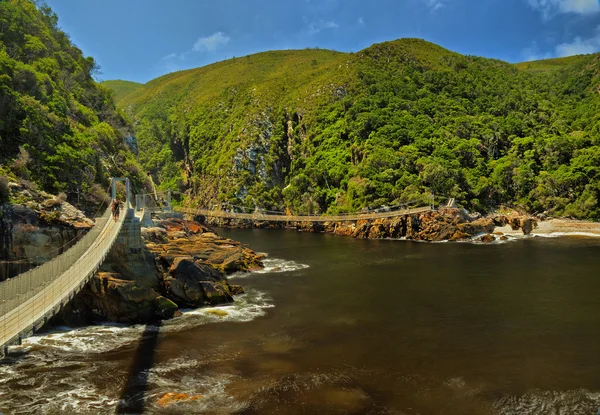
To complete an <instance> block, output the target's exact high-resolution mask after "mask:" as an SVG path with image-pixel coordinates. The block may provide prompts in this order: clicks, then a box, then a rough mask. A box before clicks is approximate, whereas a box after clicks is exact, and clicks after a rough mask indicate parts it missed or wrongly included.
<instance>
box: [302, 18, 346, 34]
mask: <svg viewBox="0 0 600 415" xmlns="http://www.w3.org/2000/svg"><path fill="white" fill-rule="evenodd" d="M339 27H340V25H339V24H337V23H336V22H334V21H333V20H319V21H318V22H312V23H310V24H309V25H308V34H309V35H316V34H317V33H319V32H321V31H322V30H326V29H337V28H339Z"/></svg>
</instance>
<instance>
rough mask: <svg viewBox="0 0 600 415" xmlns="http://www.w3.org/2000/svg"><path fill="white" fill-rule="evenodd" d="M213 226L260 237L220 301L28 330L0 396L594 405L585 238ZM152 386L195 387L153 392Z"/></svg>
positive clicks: (345, 408)
mask: <svg viewBox="0 0 600 415" xmlns="http://www.w3.org/2000/svg"><path fill="white" fill-rule="evenodd" d="M219 233H221V234H223V235H225V236H229V237H231V238H234V239H238V240H241V241H243V242H245V243H248V244H249V245H250V246H251V247H252V248H254V249H255V250H257V251H261V252H266V253H268V254H269V260H268V261H267V265H268V266H269V267H270V268H271V270H272V271H273V272H267V273H257V274H251V275H241V276H237V277H235V278H234V279H233V280H232V282H234V283H239V284H242V285H244V286H245V287H247V288H248V294H247V295H245V296H244V297H242V298H241V299H240V301H238V302H237V303H236V305H234V306H232V307H226V308H223V310H224V311H225V312H227V315H226V316H218V315H214V314H211V312H210V310H209V311H207V310H195V311H190V312H188V313H186V314H185V315H184V316H183V317H182V318H180V319H176V320H173V321H170V322H166V323H165V324H164V325H163V326H161V327H150V328H147V327H144V326H140V327H133V328H128V327H115V326H101V327H91V328H87V329H83V330H78V331H60V332H57V333H53V334H50V335H46V336H39V337H35V338H33V339H31V340H30V341H29V342H28V343H27V344H26V346H25V347H24V348H22V349H21V350H19V349H17V350H15V351H16V352H18V351H21V352H22V353H23V354H22V355H21V356H15V357H13V358H12V363H9V364H5V365H2V366H0V411H1V410H4V411H5V412H7V413H13V412H14V413H19V412H22V413H29V412H35V411H38V412H44V413H53V412H54V413H65V412H67V413H70V412H82V411H84V410H87V411H89V412H91V413H114V412H115V410H117V411H120V412H121V413H126V412H127V411H128V410H129V411H135V410H136V409H140V408H142V407H143V408H145V410H146V411H147V412H149V413H246V414H263V413H285V414H297V413H298V414H300V413H307V414H313V413H314V414H319V413H356V414H362V413H374V414H596V413H597V411H598V409H599V408H600V240H598V239H573V238H563V239H542V238H532V239H523V240H517V241H512V242H509V243H504V244H497V245H474V244H462V243H445V244H423V243H411V242H404V241H362V240H355V239H352V238H347V237H339V236H333V235H323V234H309V233H297V232H294V231H282V230H219ZM291 261H293V262H291ZM301 265H307V266H308V267H304V268H303V267H301ZM273 268H274V269H273ZM289 269H291V271H290V270H289ZM140 339H142V341H140ZM167 392H176V393H185V394H187V395H189V396H190V397H195V398H196V399H195V400H186V401H182V402H178V403H172V404H167V405H165V406H164V407H162V406H161V405H160V404H159V399H160V398H161V397H162V396H163V395H164V394H165V393H167ZM120 399H121V402H120V403H119V400H120Z"/></svg>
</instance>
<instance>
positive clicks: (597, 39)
mask: <svg viewBox="0 0 600 415" xmlns="http://www.w3.org/2000/svg"><path fill="white" fill-rule="evenodd" d="M596 52H600V26H599V27H598V29H596V35H595V36H592V37H590V38H588V39H582V38H581V37H579V36H577V37H576V38H575V39H574V40H573V41H572V42H570V43H561V44H560V45H558V46H556V56H558V57H563V56H572V55H585V54H588V53H596Z"/></svg>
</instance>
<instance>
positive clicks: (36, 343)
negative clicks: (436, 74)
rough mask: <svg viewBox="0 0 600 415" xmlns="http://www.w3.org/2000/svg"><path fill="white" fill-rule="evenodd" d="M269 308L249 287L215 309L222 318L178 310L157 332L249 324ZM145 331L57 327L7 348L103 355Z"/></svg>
mask: <svg viewBox="0 0 600 415" xmlns="http://www.w3.org/2000/svg"><path fill="white" fill-rule="evenodd" d="M271 307H275V306H274V304H273V303H272V302H271V299H270V298H269V297H268V296H267V295H266V294H265V293H262V292H260V291H258V290H254V289H251V288H250V289H248V290H247V293H246V294H242V295H240V296H237V297H236V299H235V302H234V303H232V304H229V305H226V306H220V307H218V309H219V310H221V311H224V312H225V313H227V314H226V315H218V314H216V313H214V310H215V309H216V308H215V307H209V308H198V309H189V310H182V311H183V313H182V316H181V317H178V318H174V319H172V320H167V321H165V322H163V325H162V326H161V327H160V331H161V332H170V331H181V330H187V329H190V328H193V327H196V326H200V325H203V324H210V323H217V322H225V321H227V322H246V321H251V320H254V319H255V318H257V317H262V316H264V315H265V313H266V311H265V310H266V309H267V308H271ZM145 329H146V326H145V325H133V326H126V325H122V324H99V325H94V326H88V327H83V328H76V329H72V328H69V327H57V328H55V329H54V330H52V331H51V332H49V333H46V334H43V335H36V336H32V337H28V338H27V339H25V340H24V341H23V345H22V346H14V347H11V352H30V351H32V350H36V349H40V348H52V349H57V350H61V351H63V352H68V353H76V354H99V353H106V352H110V351H115V350H118V349H120V348H122V347H125V346H127V345H129V344H132V343H136V342H137V341H139V339H140V336H141V335H142V333H143V332H144V330H145Z"/></svg>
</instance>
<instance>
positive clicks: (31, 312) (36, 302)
mask: <svg viewBox="0 0 600 415" xmlns="http://www.w3.org/2000/svg"><path fill="white" fill-rule="evenodd" d="M126 214H127V209H124V210H123V211H122V213H121V215H120V216H119V218H118V220H117V221H112V220H109V219H110V217H111V212H110V209H107V210H106V212H104V214H103V215H102V216H101V217H100V218H98V219H97V220H96V224H95V226H94V227H93V228H92V229H91V230H90V231H89V232H88V233H87V234H86V235H85V236H84V237H83V238H82V239H81V240H80V241H79V242H78V243H76V244H75V245H74V246H72V247H71V248H69V249H68V250H67V251H65V252H64V253H63V254H61V255H59V256H57V257H55V258H53V259H52V260H50V261H48V262H45V263H44V264H42V265H40V266H38V267H36V268H33V269H31V270H29V271H27V272H25V273H23V274H20V275H18V276H16V277H14V278H11V279H8V280H6V281H2V282H0V346H3V345H5V344H7V343H9V342H11V341H14V339H15V337H18V336H19V335H20V334H21V333H23V332H27V331H30V330H32V329H33V328H34V326H35V324H36V323H38V322H39V321H40V320H41V319H45V318H46V317H47V316H48V315H51V314H53V310H57V307H58V308H60V306H61V304H63V302H64V300H65V299H67V300H68V299H70V298H72V296H73V295H74V293H75V292H77V291H78V290H79V289H80V288H81V287H82V286H83V285H84V283H85V282H87V280H88V279H89V277H91V275H92V274H93V273H94V272H95V271H96V270H97V269H98V267H99V266H100V264H101V263H102V261H103V260H104V258H105V257H106V255H107V254H108V251H109V250H110V248H111V247H112V245H113V243H114V242H115V240H116V238H117V236H118V234H119V231H120V229H121V226H122V224H123V221H124V219H125V216H126Z"/></svg>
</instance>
